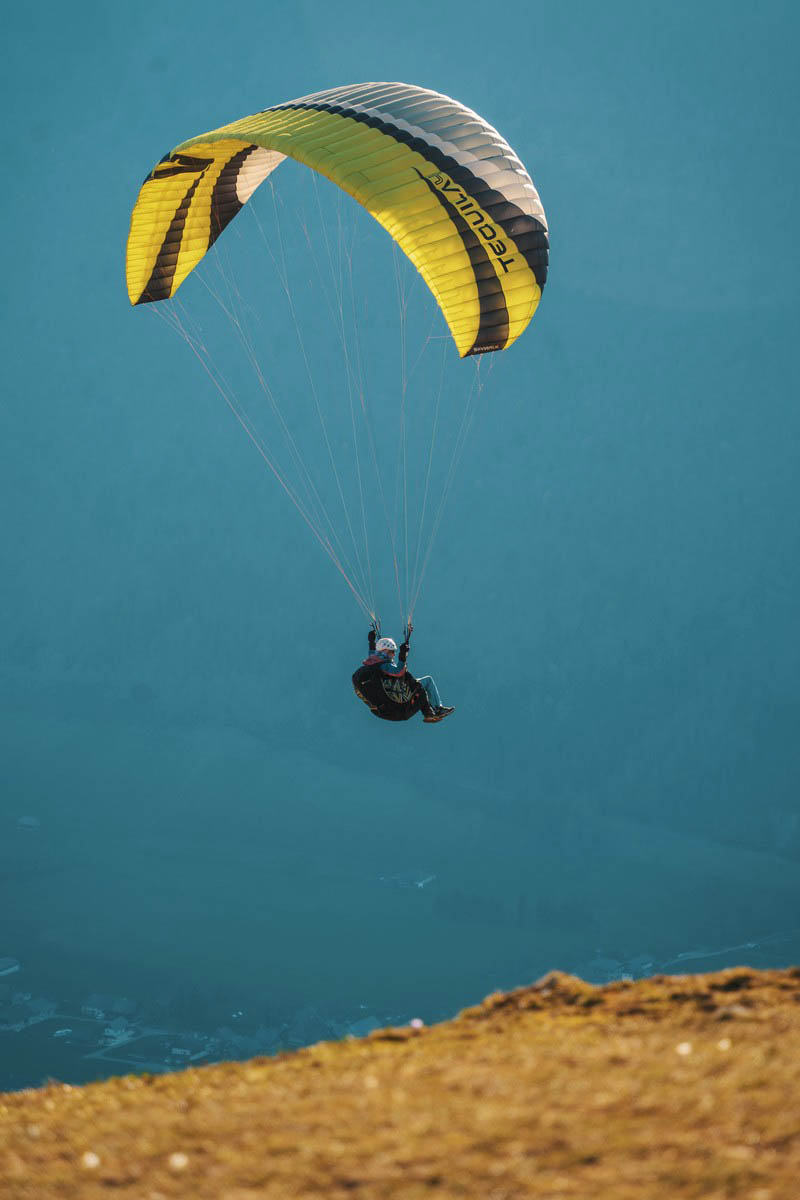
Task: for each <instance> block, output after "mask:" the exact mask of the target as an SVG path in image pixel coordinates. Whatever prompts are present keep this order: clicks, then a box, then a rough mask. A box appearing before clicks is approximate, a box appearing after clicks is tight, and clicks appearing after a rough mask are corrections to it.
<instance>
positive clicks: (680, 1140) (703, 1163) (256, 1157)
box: [0, 968, 800, 1200]
mask: <svg viewBox="0 0 800 1200" xmlns="http://www.w3.org/2000/svg"><path fill="white" fill-rule="evenodd" d="M0 1194H1V1195H2V1196H3V1197H4V1200H50V1198H51V1197H52V1198H55V1197H58V1198H59V1200H66V1198H74V1200H78V1198H80V1200H95V1198H98V1197H105V1198H108V1197H119V1198H120V1200H122V1198H125V1200H128V1198H130V1200H134V1198H135V1200H166V1198H168V1197H170V1198H171V1197H183V1198H186V1200H190V1198H191V1200H206V1198H208V1200H211V1198H213V1200H262V1198H263V1200H284V1198H289V1197H326V1198H327V1200H338V1198H340V1197H348V1198H352V1197H355V1198H358V1200H367V1198H369V1200H373V1198H375V1200H381V1198H383V1197H392V1198H398V1200H400V1198H402V1200H421V1198H422V1197H447V1198H448V1200H449V1198H451V1197H452V1198H454V1200H455V1198H460V1197H475V1198H476V1200H514V1198H516V1197H542V1198H545V1197H546V1198H547V1200H556V1198H561V1197H564V1198H567V1197H569V1198H572V1197H575V1198H576V1200H590V1198H591V1200H594V1198H597V1200H628V1198H631V1200H633V1198H634V1197H635V1198H636V1200H660V1198H662V1197H663V1198H664V1200H667V1198H669V1200H682V1198H684V1197H687V1198H688V1197H692V1198H697V1200H730V1198H731V1197H746V1198H747V1200H798V1198H799V1197H800V969H798V968H794V969H791V970H784V971H765V972H758V971H753V970H749V969H745V968H741V969H735V970H729V971H722V972H720V973H718V974H714V975H698V976H679V977H668V976H659V977H656V978H654V979H647V980H640V981H638V982H635V983H633V982H620V983H614V984H610V985H608V986H606V987H600V988H597V987H592V986H591V985H589V984H586V983H582V982H581V981H580V980H578V979H574V978H571V977H570V976H566V975H561V974H552V975H549V976H548V977H547V978H546V979H544V980H542V981H540V982H539V983H537V984H534V985H533V986H532V987H527V988H520V989H518V990H517V991H514V992H511V993H508V994H505V995H496V996H491V997H489V998H488V999H487V1000H486V1001H484V1003H483V1004H481V1005H479V1006H478V1007H476V1008H472V1009H468V1010H467V1011H465V1012H464V1013H462V1014H461V1015H460V1016H459V1017H457V1018H456V1019H455V1020H453V1021H449V1022H447V1023H445V1024H442V1025H437V1026H434V1027H431V1028H427V1029H419V1030H417V1029H408V1028H403V1029H385V1030H381V1031H377V1032H375V1033H373V1034H371V1035H370V1036H369V1037H368V1038H365V1039H364V1040H361V1041H354V1040H348V1041H346V1042H340V1043H324V1044H322V1045H319V1046H314V1047H312V1048H311V1049H308V1050H301V1051H299V1052H297V1053H296V1054H290V1055H282V1056H280V1057H278V1058H275V1059H265V1058H262V1059H254V1060H253V1061H252V1062H249V1063H223V1064H220V1065H217V1066H212V1067H204V1068H200V1069H198V1070H191V1071H186V1072H184V1073H181V1074H176V1075H163V1076H157V1077H138V1076H128V1077H125V1078H121V1079H111V1080H107V1081H105V1082H103V1083H96V1084H91V1085H89V1086H86V1087H67V1086H64V1085H60V1084H51V1085H50V1086H48V1087H46V1088H42V1089H40V1090H36V1091H33V1090H31V1091H26V1092H20V1093H14V1094H5V1095H2V1096H0Z"/></svg>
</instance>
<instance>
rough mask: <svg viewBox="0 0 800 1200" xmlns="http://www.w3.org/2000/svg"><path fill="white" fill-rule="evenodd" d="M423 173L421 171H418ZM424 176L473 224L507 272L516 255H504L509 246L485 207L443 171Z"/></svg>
mask: <svg viewBox="0 0 800 1200" xmlns="http://www.w3.org/2000/svg"><path fill="white" fill-rule="evenodd" d="M418 174H421V172H418ZM422 178H423V179H424V180H425V181H426V183H428V184H429V185H430V186H431V187H432V188H434V189H435V190H436V191H437V192H440V193H441V195H443V196H444V198H445V199H446V200H447V202H448V203H449V204H452V206H453V208H455V209H457V211H458V212H460V213H461V215H462V217H463V218H464V220H465V221H466V222H467V224H468V225H471V226H472V228H473V229H474V230H475V233H476V234H480V236H481V237H482V238H483V239H484V241H485V242H486V248H487V250H491V251H492V253H493V254H494V256H495V258H496V260H497V262H498V265H499V266H501V267H502V268H503V271H504V272H505V273H507V272H508V268H509V266H510V265H511V263H513V262H514V255H513V254H511V255H509V256H508V257H507V258H504V257H503V255H504V254H506V253H507V251H508V246H507V245H506V243H505V242H504V241H503V239H502V238H501V237H499V235H498V231H497V229H496V228H495V226H494V225H493V224H492V222H491V221H490V220H489V218H488V216H487V215H486V213H485V212H484V211H483V209H482V208H481V207H480V206H479V205H478V204H476V203H475V201H474V200H473V199H472V197H471V196H469V195H468V194H467V193H466V192H465V191H464V190H463V188H461V187H459V185H458V184H457V183H454V182H453V180H452V179H451V178H450V176H449V175H445V174H444V173H443V172H442V171H437V172H436V173H435V174H434V175H423V176H422Z"/></svg>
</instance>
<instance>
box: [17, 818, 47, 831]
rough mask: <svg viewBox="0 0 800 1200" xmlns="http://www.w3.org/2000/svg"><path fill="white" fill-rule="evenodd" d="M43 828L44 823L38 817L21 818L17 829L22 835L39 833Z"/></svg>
mask: <svg viewBox="0 0 800 1200" xmlns="http://www.w3.org/2000/svg"><path fill="white" fill-rule="evenodd" d="M41 827H42V822H41V821H40V820H39V818H38V817H20V818H19V820H18V821H17V829H18V830H19V832H20V833H37V832H38V831H39V830H40V829H41Z"/></svg>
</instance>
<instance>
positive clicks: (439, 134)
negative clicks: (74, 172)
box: [127, 83, 548, 357]
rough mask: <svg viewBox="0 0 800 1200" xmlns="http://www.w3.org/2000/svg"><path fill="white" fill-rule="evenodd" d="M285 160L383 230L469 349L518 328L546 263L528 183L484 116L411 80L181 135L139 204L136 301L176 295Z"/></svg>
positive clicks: (492, 345) (330, 94)
mask: <svg viewBox="0 0 800 1200" xmlns="http://www.w3.org/2000/svg"><path fill="white" fill-rule="evenodd" d="M287 156H290V157H292V158H295V159H297V160H298V161H299V162H301V163H304V164H305V165H306V166H308V167H311V168H312V169H314V170H316V171H319V172H320V173H321V174H323V175H325V176H327V178H328V179H330V180H332V181H333V182H334V183H335V184H337V185H338V186H339V187H341V188H342V189H343V190H344V191H346V192H348V193H349V194H350V195H351V196H353V197H354V198H355V199H356V200H357V201H358V202H359V204H362V205H363V206H364V208H366V209H367V210H368V211H369V212H370V213H371V214H372V216H373V217H375V219H376V220H377V221H379V222H380V223H381V225H383V226H384V228H385V229H386V230H387V231H388V232H389V234H390V235H391V236H392V237H393V238H394V239H395V241H396V242H397V243H398V244H399V246H400V247H401V248H402V250H403V251H404V252H405V254H407V255H408V257H409V258H410V259H411V261H412V262H413V263H414V265H415V266H416V267H417V269H418V270H419V272H420V273H421V274H422V276H423V278H424V279H425V281H426V283H427V284H428V286H429V288H430V289H431V291H432V292H433V294H434V296H435V297H436V300H437V302H438V304H439V306H440V308H441V310H442V313H443V314H444V317H445V320H446V321H447V324H448V326H449V328H450V332H451V333H452V335H453V339H454V341H455V343H456V346H457V348H458V352H459V354H460V355H461V356H462V357H465V356H467V355H471V354H483V353H486V352H487V351H494V350H502V349H505V348H506V347H507V346H510V345H511V344H512V343H513V342H514V341H515V340H516V339H517V338H518V337H519V336H520V334H521V333H522V332H523V331H524V329H525V328H526V326H527V325H528V323H529V321H530V319H531V317H532V316H533V314H534V312H535V310H536V306H537V304H538V302H539V298H540V296H541V293H542V288H543V287H544V283H545V279H546V277H547V260H548V236H547V223H546V220H545V215H544V210H543V208H542V204H541V201H540V200H539V196H538V193H537V191H536V189H535V187H534V186H533V183H532V181H531V178H530V176H529V175H528V173H527V171H526V170H525V167H524V166H523V165H522V163H521V162H520V160H519V158H518V157H517V156H516V154H515V153H514V151H513V150H512V149H511V147H510V146H509V145H508V143H507V142H505V141H504V140H503V138H502V137H501V136H500V134H499V133H498V132H497V130H496V129H494V128H493V127H492V126H491V125H489V124H488V123H487V122H486V121H484V120H483V118H482V117H479V116H478V115H477V113H474V112H473V111H472V110H471V109H468V108H465V107H464V105H462V104H459V103H458V102H457V101H455V100H451V99H450V98H449V97H447V96H443V95H441V94H440V93H439V92H433V91H429V90H428V89H426V88H420V87H414V86H413V85H410V84H404V83H364V84H357V85H351V86H347V87H338V88H332V89H330V90H328V91H324V92H316V93H314V94H313V95H310V96H304V97H302V98H301V99H299V100H292V101H290V102H288V103H285V104H279V105H276V106H274V107H273V108H267V109H264V110H263V111H262V112H260V113H256V114H254V115H252V116H248V117H243V118H242V119H241V120H238V121H234V122H232V123H231V124H229V125H223V126H221V127H220V128H219V129H214V130H211V131H210V132H209V133H204V134H201V135H199V136H198V137H193V138H189V139H188V140H187V141H185V142H181V144H180V145H179V146H177V147H176V148H175V149H174V150H172V151H171V152H170V153H169V154H167V155H165V156H164V158H163V159H162V160H161V161H160V162H159V163H158V164H157V165H156V166H155V167H154V168H153V170H152V171H151V173H150V174H149V175H148V176H147V178H146V180H145V182H144V184H143V185H142V188H141V191H140V193H139V197H138V200H137V202H136V205H135V207H134V210H133V215H132V218H131V230H130V236H129V238H128V253H127V280H128V294H129V296H130V300H131V303H132V304H146V303H149V302H153V301H158V300H164V299H167V298H168V297H170V296H173V295H174V294H175V292H176V291H177V289H178V288H179V287H180V285H181V283H182V282H183V281H184V279H185V278H186V276H187V275H188V274H189V273H190V272H191V271H192V270H193V269H194V268H195V267H196V266H197V264H198V263H199V262H200V260H201V259H202V258H203V256H204V255H205V253H206V251H207V250H208V249H209V247H210V246H212V245H213V244H214V242H215V240H216V239H217V238H218V237H219V235H220V233H221V232H222V230H223V229H224V228H225V226H226V225H228V223H229V222H230V221H231V220H232V219H233V218H234V217H235V216H236V214H237V213H238V212H239V211H240V210H241V208H242V207H243V206H244V204H246V203H247V201H248V200H249V198H250V197H251V196H252V194H253V192H254V191H255V190H256V188H257V187H258V186H259V184H260V183H262V182H263V181H264V180H265V179H266V178H267V177H268V176H269V175H270V174H271V173H272V172H273V171H274V170H275V168H276V167H277V166H279V165H280V163H281V162H282V161H283V160H284V158H286V157H287Z"/></svg>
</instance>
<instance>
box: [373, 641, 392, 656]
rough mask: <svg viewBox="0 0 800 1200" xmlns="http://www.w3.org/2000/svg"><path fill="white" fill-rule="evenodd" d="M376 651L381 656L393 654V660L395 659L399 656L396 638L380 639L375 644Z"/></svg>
mask: <svg viewBox="0 0 800 1200" xmlns="http://www.w3.org/2000/svg"><path fill="white" fill-rule="evenodd" d="M375 649H376V650H377V651H378V653H379V654H391V656H392V658H394V656H395V654H397V642H396V641H395V640H394V638H378V640H377V642H376V643H375Z"/></svg>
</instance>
